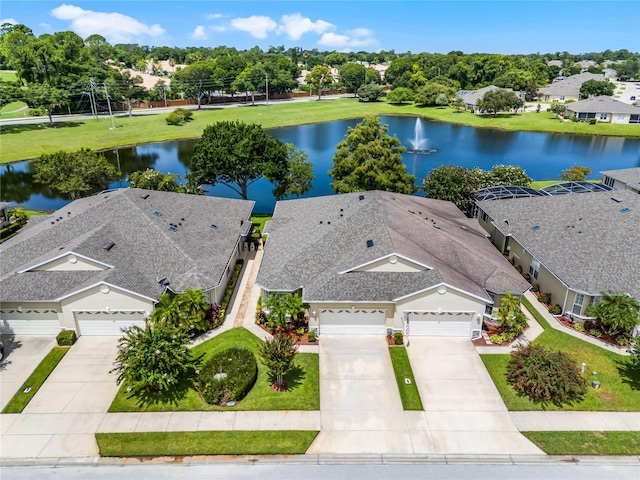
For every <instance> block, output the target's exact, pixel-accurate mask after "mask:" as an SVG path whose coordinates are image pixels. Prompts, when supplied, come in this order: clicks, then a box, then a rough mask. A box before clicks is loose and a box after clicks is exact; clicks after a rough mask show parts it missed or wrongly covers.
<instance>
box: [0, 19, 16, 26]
mask: <svg viewBox="0 0 640 480" xmlns="http://www.w3.org/2000/svg"><path fill="white" fill-rule="evenodd" d="M5 23H10V24H11V25H17V24H18V21H17V20H16V19H15V18H3V19H2V20H0V25H4V24H5Z"/></svg>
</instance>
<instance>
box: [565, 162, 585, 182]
mask: <svg viewBox="0 0 640 480" xmlns="http://www.w3.org/2000/svg"><path fill="white" fill-rule="evenodd" d="M587 175H591V169H590V168H589V167H583V166H581V165H574V166H573V167H571V168H569V169H567V170H563V171H562V174H561V175H560V178H561V179H562V180H564V181H565V182H584V181H585V180H586V179H587Z"/></svg>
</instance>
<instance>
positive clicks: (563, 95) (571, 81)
mask: <svg viewBox="0 0 640 480" xmlns="http://www.w3.org/2000/svg"><path fill="white" fill-rule="evenodd" d="M587 80H598V81H600V82H601V81H604V74H601V73H579V74H577V75H571V76H570V77H567V78H565V79H564V80H560V81H558V82H554V83H552V84H551V85H548V86H546V87H542V88H539V89H538V95H539V97H540V99H541V100H542V101H544V102H566V101H567V100H574V101H577V100H580V88H581V87H582V84H583V83H584V82H586V81H587Z"/></svg>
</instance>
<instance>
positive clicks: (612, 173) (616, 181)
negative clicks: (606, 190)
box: [600, 167, 640, 193]
mask: <svg viewBox="0 0 640 480" xmlns="http://www.w3.org/2000/svg"><path fill="white" fill-rule="evenodd" d="M600 173H602V183H604V184H605V185H608V186H610V187H613V188H615V189H616V190H631V191H632V192H635V193H640V167H636V168H622V169H620V170H605V171H603V172H600Z"/></svg>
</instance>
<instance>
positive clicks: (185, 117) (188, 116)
mask: <svg viewBox="0 0 640 480" xmlns="http://www.w3.org/2000/svg"><path fill="white" fill-rule="evenodd" d="M173 113H175V114H176V115H177V116H178V117H180V118H181V119H182V121H184V122H189V121H191V120H193V112H192V111H191V110H187V109H185V108H176V109H175V110H174V111H173Z"/></svg>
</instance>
